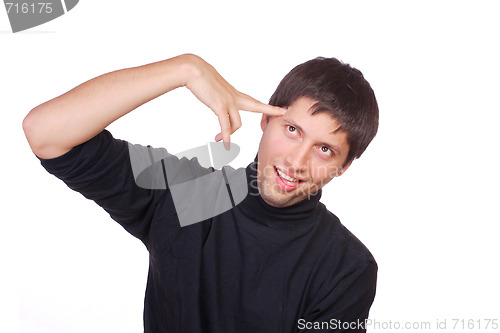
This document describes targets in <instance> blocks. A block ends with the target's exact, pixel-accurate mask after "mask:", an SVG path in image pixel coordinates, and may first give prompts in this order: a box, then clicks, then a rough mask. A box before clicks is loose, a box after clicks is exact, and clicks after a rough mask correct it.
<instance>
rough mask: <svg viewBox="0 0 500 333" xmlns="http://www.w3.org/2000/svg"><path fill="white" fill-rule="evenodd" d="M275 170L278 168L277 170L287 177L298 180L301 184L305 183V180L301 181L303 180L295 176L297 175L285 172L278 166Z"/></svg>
mask: <svg viewBox="0 0 500 333" xmlns="http://www.w3.org/2000/svg"><path fill="white" fill-rule="evenodd" d="M275 168H276V169H277V170H279V171H281V172H283V173H284V174H285V175H287V176H288V177H292V178H295V179H297V180H298V181H299V182H303V181H304V180H303V179H301V178H299V177H297V176H295V175H292V174H290V173H289V172H287V171H285V170H283V169H281V168H278V167H277V166H275Z"/></svg>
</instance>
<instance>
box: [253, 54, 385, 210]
mask: <svg viewBox="0 0 500 333" xmlns="http://www.w3.org/2000/svg"><path fill="white" fill-rule="evenodd" d="M270 104H271V105H275V106H279V107H283V108H287V109H288V111H287V113H286V114H285V115H284V116H283V117H269V116H267V115H264V116H263V118H262V122H261V127H262V130H263V132H264V133H263V135H262V139H261V143H260V146H259V154H258V161H259V163H258V170H257V171H258V185H259V192H260V194H261V196H262V198H263V199H264V200H265V201H266V202H267V203H269V204H271V205H273V206H276V207H286V206H290V205H292V204H295V203H297V202H300V201H302V200H304V199H305V198H307V197H308V196H310V195H311V194H314V193H315V192H316V191H318V190H319V189H320V188H322V187H323V186H324V185H326V184H327V183H328V182H329V181H330V180H332V179H333V178H334V177H336V176H339V175H340V174H341V173H343V172H344V171H345V170H346V169H347V168H348V167H349V166H350V164H351V163H352V161H353V160H354V159H356V158H358V157H360V156H361V154H362V153H363V152H364V151H365V149H366V147H367V146H368V144H369V143H370V142H371V140H372V139H373V138H374V136H375V134H376V132H377V128H378V106H377V101H376V99H375V95H374V93H373V90H372V89H371V87H370V85H369V83H368V82H367V81H366V80H365V79H364V77H363V75H362V74H361V72H360V71H358V70H357V69H355V68H352V67H350V66H349V65H347V64H343V63H341V62H340V61H338V60H337V59H334V58H316V59H313V60H310V61H308V62H305V63H303V64H301V65H299V66H297V67H295V68H294V69H293V70H292V71H291V72H290V73H288V74H287V75H286V76H285V77H284V78H283V80H282V81H281V83H280V84H279V85H278V88H277V89H276V91H275V93H274V94H273V95H272V97H271V100H270Z"/></svg>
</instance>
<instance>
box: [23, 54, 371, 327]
mask: <svg viewBox="0 0 500 333" xmlns="http://www.w3.org/2000/svg"><path fill="white" fill-rule="evenodd" d="M181 86H185V87H187V88H188V89H190V90H191V92H192V93H193V94H194V95H195V96H196V97H197V98H198V99H199V100H200V101H202V102H203V103H204V104H206V105H207V106H208V107H209V108H210V109H212V111H213V112H214V113H215V114H216V115H217V117H218V119H219V123H220V126H221V132H220V133H219V134H217V135H216V137H215V140H216V141H221V140H222V141H223V142H224V143H226V144H229V142H230V135H231V134H232V133H234V131H236V130H237V129H238V128H239V127H240V126H241V120H240V116H239V113H238V110H247V111H254V112H261V113H263V117H262V121H261V127H262V130H263V135H262V139H261V143H260V146H259V151H258V154H257V157H256V159H255V161H254V162H253V163H251V164H250V165H249V166H248V167H247V168H246V174H245V178H246V184H244V186H247V188H246V189H245V190H246V191H248V195H246V196H245V197H244V198H243V199H242V201H241V202H238V203H234V202H233V206H234V207H231V209H228V210H225V211H223V212H221V213H220V214H213V215H212V216H209V217H208V218H206V219H205V220H203V221H199V222H198V223H191V224H189V225H181V223H180V216H181V214H182V212H179V211H178V210H177V208H178V207H179V206H178V205H177V204H176V203H174V201H175V200H176V198H175V193H174V192H175V191H174V189H173V185H172V184H174V183H175V184H177V183H179V179H178V178H182V181H189V180H195V179H198V178H200V177H203V176H205V175H210V174H211V173H212V172H216V170H214V169H213V168H208V169H207V168H203V167H201V166H200V165H199V163H198V161H197V159H192V160H189V161H188V160H187V159H180V160H179V159H175V158H174V159H171V158H170V159H169V158H166V159H165V160H168V161H167V162H164V160H162V161H161V167H160V168H161V171H163V172H165V173H164V178H165V188H163V189H161V188H160V189H151V188H147V187H144V186H138V185H137V181H138V178H137V175H135V174H134V170H133V168H134V166H133V163H131V159H132V160H133V158H132V156H131V155H132V152H133V151H134V147H136V146H134V145H130V144H128V143H126V142H125V141H121V140H117V139H114V138H113V137H112V136H111V134H110V133H109V132H107V131H106V130H105V128H106V126H107V125H109V124H110V123H111V122H113V121H114V120H116V119H118V118H120V117H121V116H123V115H125V114H127V113H128V112H130V111H132V110H134V109H135V108H137V107H138V106H140V105H141V104H143V103H146V102H148V101H149V100H151V99H154V98H156V97H158V96H160V95H162V94H164V93H166V92H168V91H170V90H172V89H175V88H177V87H181ZM270 104H271V105H265V104H262V103H260V102H258V101H256V100H254V99H253V98H251V97H249V96H247V95H245V94H242V93H241V92H239V91H237V90H236V89H234V88H233V87H232V86H231V85H230V84H228V83H227V82H226V81H225V80H224V79H223V78H222V77H221V76H220V75H219V74H218V73H217V72H216V71H215V69H214V68H213V67H212V66H210V65H209V64H207V63H206V62H205V61H204V60H202V59H201V58H199V57H197V56H194V55H182V56H179V57H175V58H172V59H168V60H165V61H161V62H157V63H153V64H149V65H145V66H141V67H137V68H129V69H125V70H120V71H116V72H112V73H108V74H105V75H102V76H100V77H98V78H95V79H92V80H90V81H88V82H86V83H84V84H82V85H80V86H78V87H76V88H74V89H73V90H71V91H69V92H67V93H66V94H64V95H62V96H59V97H57V98H55V99H53V100H51V101H48V102H46V103H44V104H42V105H40V106H38V107H36V108H35V109H33V110H32V111H31V112H30V113H29V115H28V116H27V117H26V118H25V120H24V123H23V127H24V130H25V133H26V136H27V138H28V141H29V144H30V146H31V148H32V150H33V152H34V153H35V154H36V155H37V156H38V157H39V158H40V159H41V161H42V165H43V166H44V167H45V168H46V169H47V170H48V171H49V172H51V173H52V174H54V175H56V176H57V177H59V178H60V179H62V180H63V181H64V182H65V183H66V184H67V185H68V186H69V187H71V188H72V189H74V190H76V191H79V192H81V193H82V194H83V195H84V196H85V197H87V198H89V199H92V200H94V201H96V203H97V204H99V205H100V206H101V207H103V208H104V209H105V210H106V211H107V212H108V213H109V214H110V215H111V217H112V218H113V219H114V220H116V221H117V222H119V223H120V224H121V225H122V226H123V227H124V228H125V229H126V230H127V231H128V232H130V233H131V234H132V235H134V236H135V237H137V238H139V239H140V240H141V241H142V242H143V243H144V244H145V246H146V247H147V249H148V251H149V254H150V268H149V275H148V283H147V288H146V296H145V308H144V329H145V332H183V333H185V332H252V333H255V332H273V333H275V332H305V331H310V330H317V331H323V332H331V331H353V332H354V331H360V332H361V331H364V329H365V327H364V325H363V324H364V323H363V320H364V319H366V318H367V317H368V312H369V308H370V306H371V304H372V302H373V299H374V296H375V285H376V273H377V265H376V263H375V260H374V259H373V257H372V255H371V254H370V252H369V251H368V250H367V249H366V247H365V246H364V245H363V244H362V243H361V242H360V241H359V240H358V239H357V238H356V237H355V236H353V235H352V234H351V233H350V232H349V231H348V230H347V229H346V228H345V227H343V226H342V224H341V223H340V221H339V220H338V219H337V217H336V216H335V215H333V214H332V213H330V212H329V211H328V210H326V208H325V206H324V205H323V204H321V203H320V202H319V199H320V196H321V188H322V187H323V186H324V185H326V184H327V183H328V182H329V181H330V180H332V179H333V178H334V177H337V176H340V175H341V174H342V173H343V172H345V171H346V170H347V169H348V167H349V166H350V164H351V162H352V161H353V160H354V159H355V158H357V157H359V156H360V155H361V154H362V153H363V151H364V150H365V149H366V147H367V146H368V144H369V142H370V141H371V140H372V139H373V137H374V136H375V133H376V131H377V126H378V107H377V103H376V100H375V96H374V94H373V91H372V89H371V88H370V86H369V84H368V83H367V82H366V81H365V80H364V78H363V76H362V74H361V73H360V72H359V71H357V70H356V69H353V68H351V67H350V66H348V65H345V64H342V63H340V62H339V61H338V60H336V59H324V58H318V59H314V60H311V61H309V62H306V63H304V64H302V65H299V66H297V67H296V68H294V69H293V70H292V71H291V72H290V73H289V74H288V75H287V76H286V77H285V78H284V79H283V81H282V82H281V83H280V85H279V86H278V88H277V90H276V92H275V93H274V95H273V96H272V97H271V101H270ZM144 149H147V148H144ZM158 163H159V162H158ZM158 163H156V164H158ZM172 168H174V169H176V168H177V169H178V170H183V173H182V175H181V176H179V175H178V173H177V172H172ZM223 170H224V169H223ZM169 172H170V173H169ZM224 177H225V178H226V184H227V185H228V186H227V188H228V192H232V191H231V190H233V191H238V190H239V189H238V188H235V187H234V186H233V187H232V188H231V181H228V180H227V175H226V173H224ZM230 177H231V175H229V178H230ZM186 178H187V179H186ZM181 183H182V182H181ZM217 195H219V194H217ZM217 195H216V196H217ZM224 195H225V194H224ZM229 196H231V194H229ZM209 199H210V198H208V197H207V200H209ZM180 204H182V203H180ZM193 208H194V207H193Z"/></svg>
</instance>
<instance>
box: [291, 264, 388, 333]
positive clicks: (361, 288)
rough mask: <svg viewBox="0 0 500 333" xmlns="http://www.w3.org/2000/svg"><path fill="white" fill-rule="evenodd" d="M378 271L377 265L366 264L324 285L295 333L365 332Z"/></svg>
mask: <svg viewBox="0 0 500 333" xmlns="http://www.w3.org/2000/svg"><path fill="white" fill-rule="evenodd" d="M377 270H378V267H377V264H376V262H375V261H369V262H367V263H366V264H365V265H363V266H360V267H359V268H358V269H356V270H355V271H353V272H350V273H349V274H347V275H345V276H344V277H342V278H340V279H332V281H331V282H330V283H327V282H325V283H324V284H323V285H322V287H321V290H320V292H319V293H318V294H317V296H316V297H315V302H314V305H313V306H312V307H311V308H310V311H309V312H308V313H307V314H306V315H305V317H304V318H303V320H302V325H299V330H298V332H301V333H302V332H359V333H361V332H366V325H365V324H366V319H368V312H369V310H370V307H371V305H372V303H373V300H374V298H375V289H376V282H377ZM299 324H300V323H299ZM315 325H316V326H315Z"/></svg>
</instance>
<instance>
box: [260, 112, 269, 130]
mask: <svg viewBox="0 0 500 333" xmlns="http://www.w3.org/2000/svg"><path fill="white" fill-rule="evenodd" d="M270 118H271V117H270V116H269V115H267V114H265V113H263V114H262V119H261V120H260V128H262V131H263V132H264V130H265V129H266V127H267V124H268V123H269V119H270Z"/></svg>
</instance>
